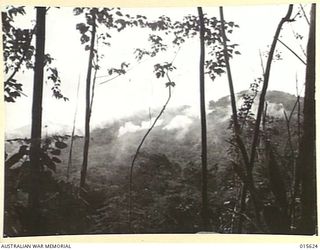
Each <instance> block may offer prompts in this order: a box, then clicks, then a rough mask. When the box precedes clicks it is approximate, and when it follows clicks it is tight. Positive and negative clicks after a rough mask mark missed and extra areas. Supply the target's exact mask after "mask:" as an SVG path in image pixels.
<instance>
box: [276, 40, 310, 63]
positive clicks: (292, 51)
mask: <svg viewBox="0 0 320 250" xmlns="http://www.w3.org/2000/svg"><path fill="white" fill-rule="evenodd" d="M278 41H279V42H280V43H281V44H282V45H283V46H284V47H286V48H287V49H288V50H289V51H290V52H291V53H292V54H294V55H295V56H296V57H297V58H298V59H299V60H300V61H301V62H302V63H303V64H304V65H307V63H306V62H305V61H304V60H303V59H302V58H301V57H300V56H299V55H298V54H297V53H296V52H294V51H293V50H292V49H291V48H290V47H289V46H288V45H286V44H285V43H284V42H282V41H281V40H280V39H279V38H278Z"/></svg>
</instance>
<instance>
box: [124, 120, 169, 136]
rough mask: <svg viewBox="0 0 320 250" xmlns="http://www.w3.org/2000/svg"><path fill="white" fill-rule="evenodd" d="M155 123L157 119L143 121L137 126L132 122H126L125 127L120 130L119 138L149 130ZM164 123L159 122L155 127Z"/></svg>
mask: <svg viewBox="0 0 320 250" xmlns="http://www.w3.org/2000/svg"><path fill="white" fill-rule="evenodd" d="M154 121H155V118H152V119H151V120H148V121H142V122H141V125H140V126H139V125H135V124H133V123H132V122H126V123H125V124H124V125H123V126H121V127H120V128H119V132H118V137H120V136H122V135H124V134H126V133H133V132H136V131H139V130H144V129H149V128H150V127H151V125H152V124H153V122H154ZM162 123H163V120H161V119H160V120H158V121H157V123H156V125H155V127H157V126H160V125H161V124H162Z"/></svg>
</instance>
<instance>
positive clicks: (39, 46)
mask: <svg viewBox="0 0 320 250" xmlns="http://www.w3.org/2000/svg"><path fill="white" fill-rule="evenodd" d="M36 22H37V23H36V55H35V68H34V82H33V100H32V124H31V146H30V166H31V178H32V180H31V187H30V193H29V200H28V203H29V208H30V233H31V234H32V235H37V234H39V233H41V223H40V219H39V192H40V188H39V178H40V170H41V166H40V153H41V152H40V151H41V127H42V95H43V93H42V92H43V91H42V90H43V67H44V49H45V27H46V8H45V7H37V21H36Z"/></svg>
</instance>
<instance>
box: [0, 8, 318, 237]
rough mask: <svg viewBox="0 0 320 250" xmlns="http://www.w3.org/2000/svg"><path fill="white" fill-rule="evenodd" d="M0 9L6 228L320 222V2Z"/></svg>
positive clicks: (193, 227)
mask: <svg viewBox="0 0 320 250" xmlns="http://www.w3.org/2000/svg"><path fill="white" fill-rule="evenodd" d="M91 4H92V3H91ZM1 20H2V21H1V22H2V53H3V55H2V58H3V59H2V61H1V66H2V72H3V81H4V84H3V88H4V92H3V94H4V105H3V107H4V110H2V112H3V113H4V142H3V143H4V152H3V153H4V163H3V175H4V190H3V193H4V196H3V197H4V201H2V202H4V205H3V214H1V216H2V217H3V235H2V237H3V238H8V237H25V236H64V235H115V234H117V235H119V234H120V235H131V234H132V235H137V234H208V235H212V234H235V235H239V234H240V235H242V234H244V235H248V234H250V235H252V234H258V235H263V234H266V235H295V236H297V235H313V236H316V235H318V225H317V224H318V223H317V221H318V219H317V192H316V190H317V182H316V136H315V135H316V102H315V99H316V97H315V88H316V87H315V85H316V79H315V78H316V65H315V61H316V60H315V58H316V42H315V40H316V28H315V26H316V25H315V23H316V4H315V3H313V4H312V3H301V4H299V3H294V4H264V5H262V4H259V5H240V4H239V5H236V4H234V5H231V4H228V5H223V6H219V5H214V4H212V5H204V6H196V5H195V6H194V7H192V6H185V7H183V6H181V7H163V6H159V7H154V6H152V7H122V6H120V7H117V6H114V5H113V6H107V5H106V6H101V5H99V6H98V5H97V6H94V7H92V6H89V7H84V6H79V7H77V6H73V7H71V6H69V7H67V6H53V5H51V6H49V5H47V6H46V5H42V6H32V5H29V6H18V5H3V6H1Z"/></svg>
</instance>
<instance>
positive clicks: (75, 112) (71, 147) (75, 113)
mask: <svg viewBox="0 0 320 250" xmlns="http://www.w3.org/2000/svg"><path fill="white" fill-rule="evenodd" d="M79 87H80V76H79V79H78V87H77V101H76V109H75V111H74V118H73V124H72V132H71V141H70V151H69V159H68V166H67V181H68V180H69V174H70V168H71V166H72V152H73V141H74V133H75V130H76V119H77V114H78V99H79V98H78V97H79Z"/></svg>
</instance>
